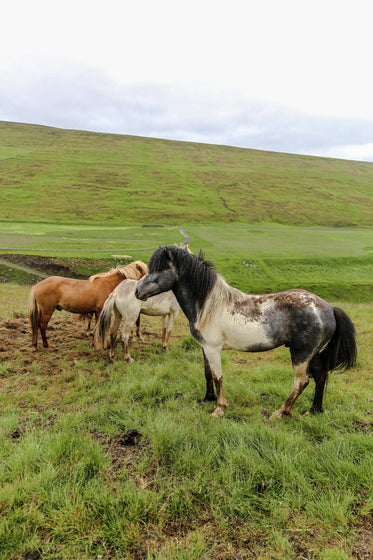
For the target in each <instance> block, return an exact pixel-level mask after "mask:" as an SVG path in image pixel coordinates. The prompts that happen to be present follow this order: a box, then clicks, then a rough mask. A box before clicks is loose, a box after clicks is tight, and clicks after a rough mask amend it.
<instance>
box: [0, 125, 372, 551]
mask: <svg viewBox="0 0 373 560" xmlns="http://www.w3.org/2000/svg"><path fill="white" fill-rule="evenodd" d="M0 171H1V173H0V247H1V250H0V253H1V255H3V258H4V259H10V260H12V262H17V263H21V264H22V260H24V264H27V265H30V263H31V264H32V263H33V262H34V263H36V264H34V268H37V266H36V265H37V264H39V265H40V266H42V264H41V263H42V262H43V258H44V259H45V260H49V261H50V262H51V263H52V264H54V265H61V266H64V267H65V268H64V269H63V272H62V273H63V274H65V275H69V274H74V275H75V276H80V277H87V276H88V275H89V274H93V273H95V272H98V271H102V270H107V269H109V268H110V267H111V266H115V265H116V264H118V263H119V262H123V261H127V260H128V259H130V258H133V259H141V260H145V261H148V259H149V257H150V255H151V254H152V252H153V248H154V247H157V246H158V245H163V244H166V243H175V242H181V241H182V240H183V238H182V236H181V234H180V233H179V231H178V228H179V227H183V228H184V231H185V233H186V234H189V235H190V236H191V241H190V244H189V245H190V248H191V249H192V250H193V251H194V252H198V251H199V250H200V249H201V248H202V249H203V250H204V253H205V256H206V257H207V258H209V259H212V260H214V261H215V262H216V265H217V268H218V270H219V271H220V272H221V273H222V274H223V275H224V276H225V278H226V279H227V281H228V282H229V283H230V284H232V285H234V286H236V287H238V288H240V289H241V290H243V291H247V292H252V293H259V292H271V291H279V290H283V289H287V288H291V287H303V288H307V289H310V290H311V291H314V292H316V293H318V294H320V295H321V296H323V297H325V298H327V299H328V300H329V301H331V302H332V303H334V304H335V305H338V306H340V307H342V308H343V309H344V310H345V311H346V312H347V313H348V314H349V315H350V317H351V318H352V320H353V321H354V323H355V325H356V329H357V338H358V348H359V356H358V365H357V367H356V368H355V369H354V370H351V371H348V372H345V373H338V374H337V373H333V374H331V376H330V380H329V384H328V388H327V391H326V396H325V402H324V407H325V412H324V413H323V414H322V415H313V416H304V415H303V413H304V412H306V411H307V410H308V409H309V407H310V404H311V402H312V396H313V382H312V381H311V383H310V385H309V386H308V388H307V389H306V390H305V392H304V394H303V395H302V396H301V397H300V398H299V400H298V401H297V403H296V405H295V407H294V413H293V418H289V419H283V420H281V421H273V420H270V419H269V415H270V414H271V413H272V412H273V411H274V410H276V409H277V408H278V407H279V406H280V405H281V404H282V402H283V401H284V399H285V398H286V397H287V396H288V395H289V392H290V391H291V388H292V383H293V379H292V372H291V366H290V360H289V356H288V350H287V349H285V348H280V349H277V350H275V351H272V352H265V353H259V354H243V353H238V352H225V353H223V371H224V386H225V393H226V395H227V398H228V400H229V408H228V410H227V413H226V416H225V417H224V418H222V419H219V420H218V419H213V418H211V417H210V412H211V411H212V410H213V405H211V404H205V405H201V404H200V402H199V401H200V399H201V397H202V396H203V395H204V375H203V360H202V354H201V350H200V348H199V347H198V346H197V344H196V343H195V342H194V341H193V339H192V338H191V336H190V334H189V330H188V325H187V324H186V320H185V318H184V317H183V316H182V314H181V315H180V317H179V318H178V320H177V323H176V325H175V328H174V331H173V334H172V337H171V341H170V349H169V352H168V353H167V354H165V353H164V352H163V351H162V348H161V344H160V331H161V327H160V321H158V320H157V319H154V318H144V319H143V320H142V324H143V330H144V339H145V340H144V341H143V342H140V343H139V342H133V344H132V346H131V355H132V356H133V357H134V358H135V360H136V361H135V362H134V363H133V364H127V363H125V362H124V361H123V358H122V357H121V356H120V355H119V356H118V358H117V360H116V361H115V362H111V361H110V360H109V359H108V356H107V354H106V352H105V351H96V350H94V349H93V348H92V347H91V346H90V344H89V342H90V341H89V339H87V337H86V336H85V334H84V328H83V326H82V325H80V324H77V323H76V321H75V319H74V317H73V316H72V315H69V314H68V313H65V312H60V313H58V312H56V313H55V315H54V316H53V318H52V321H51V324H50V329H48V336H49V339H50V343H51V349H50V350H49V351H45V350H39V351H38V352H36V353H35V352H32V351H31V348H30V342H31V335H30V330H29V325H28V316H27V314H28V294H29V285H30V284H31V283H34V282H35V281H36V277H35V275H34V274H30V273H28V272H27V271H21V270H19V269H16V268H13V269H11V268H9V267H8V266H6V265H5V264H1V263H0V279H1V280H7V281H6V282H5V283H0V384H1V391H0V406H1V412H0V440H1V443H0V461H1V469H0V559H1V560H39V558H40V559H48V560H71V559H74V560H93V559H95V560H99V559H100V560H101V559H102V560H119V559H121V560H123V559H126V560H212V559H214V560H252V559H257V560H305V559H307V560H366V559H368V558H372V557H373V517H372V512H373V484H372V480H373V440H372V425H373V419H372V403H373V385H372V371H373V362H372V352H371V348H372V346H373V321H372V311H373V308H372V306H373V303H372V302H373V289H372V288H373V283H372V282H373V281H372V279H373V235H372V231H373V230H372V229H371V228H373V212H372V209H373V208H372V205H373V192H372V179H373V164H370V163H362V162H348V161H342V160H330V159H326V158H313V157H306V156H295V155H294V156H293V155H289V154H275V153H269V152H261V151H255V150H243V149H237V148H229V147H225V146H206V145H202V144H191V143H183V142H168V141H164V140H155V139H145V138H136V137H128V136H120V135H106V134H93V133H87V132H79V131H63V130H58V129H50V128H47V127H39V126H31V125H21V124H14V123H0ZM143 226H147V227H143ZM149 226H152V227H149ZM159 226H162V227H159ZM26 257H27V258H26ZM40 257H41V258H42V261H40ZM33 259H34V261H33ZM0 260H2V257H1V256H0ZM129 429H136V430H138V431H139V432H140V433H141V435H139V436H138V439H137V440H135V441H133V442H132V443H131V444H129V445H126V444H125V442H124V440H123V438H124V436H125V434H126V432H127V431H128V430H129Z"/></svg>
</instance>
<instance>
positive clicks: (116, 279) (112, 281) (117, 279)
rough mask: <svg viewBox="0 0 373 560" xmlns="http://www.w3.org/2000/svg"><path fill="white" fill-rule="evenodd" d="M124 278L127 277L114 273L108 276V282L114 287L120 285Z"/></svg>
mask: <svg viewBox="0 0 373 560" xmlns="http://www.w3.org/2000/svg"><path fill="white" fill-rule="evenodd" d="M122 280H125V277H124V276H122V275H121V274H113V275H112V276H108V277H107V278H106V282H107V284H108V286H110V288H112V289H114V288H115V287H116V286H118V284H120V283H121V282H122Z"/></svg>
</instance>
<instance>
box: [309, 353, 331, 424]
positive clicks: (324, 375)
mask: <svg viewBox="0 0 373 560" xmlns="http://www.w3.org/2000/svg"><path fill="white" fill-rule="evenodd" d="M309 371H310V377H313V378H314V380H315V395H314V397H313V403H312V406H311V410H310V412H311V413H312V412H323V407H322V399H323V396H324V388H325V384H326V381H327V379H328V370H327V368H326V366H325V365H324V364H323V362H322V359H321V356H320V354H316V356H314V357H313V358H312V360H311V363H310V370H309Z"/></svg>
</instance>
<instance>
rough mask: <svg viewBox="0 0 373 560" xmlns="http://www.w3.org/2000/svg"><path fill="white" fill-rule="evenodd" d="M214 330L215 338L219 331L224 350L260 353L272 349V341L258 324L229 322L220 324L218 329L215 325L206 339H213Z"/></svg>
mask: <svg viewBox="0 0 373 560" xmlns="http://www.w3.org/2000/svg"><path fill="white" fill-rule="evenodd" d="M214 330H215V331H216V333H215V336H217V331H218V330H219V331H220V335H219V336H220V338H221V341H220V344H221V345H222V347H223V348H226V349H228V348H232V349H234V350H241V351H243V352H260V351H264V350H270V349H271V348H273V347H274V344H273V341H272V340H271V339H269V338H268V336H267V335H266V333H265V331H264V329H263V326H262V325H261V324H260V323H256V322H242V323H241V322H239V321H229V322H227V323H226V324H222V325H221V328H220V329H218V328H217V325H215V326H212V328H211V330H210V332H209V333H208V335H207V336H208V338H213V337H214Z"/></svg>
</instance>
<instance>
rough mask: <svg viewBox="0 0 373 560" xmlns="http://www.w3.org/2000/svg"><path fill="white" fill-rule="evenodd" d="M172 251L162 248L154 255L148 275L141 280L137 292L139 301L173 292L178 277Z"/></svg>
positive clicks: (169, 248)
mask: <svg viewBox="0 0 373 560" xmlns="http://www.w3.org/2000/svg"><path fill="white" fill-rule="evenodd" d="M172 249H173V248H172V247H160V248H159V249H157V251H155V253H153V255H152V257H151V259H150V261H149V266H148V273H147V274H146V275H145V276H144V277H143V278H141V280H139V282H138V284H137V287H136V290H135V295H136V297H137V298H138V299H141V300H146V299H148V298H149V297H151V296H155V295H157V294H160V293H162V292H168V291H169V290H172V288H173V287H174V285H175V282H176V280H177V277H178V274H177V270H176V267H175V264H174V259H175V255H174V253H173V251H172Z"/></svg>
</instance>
